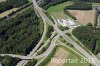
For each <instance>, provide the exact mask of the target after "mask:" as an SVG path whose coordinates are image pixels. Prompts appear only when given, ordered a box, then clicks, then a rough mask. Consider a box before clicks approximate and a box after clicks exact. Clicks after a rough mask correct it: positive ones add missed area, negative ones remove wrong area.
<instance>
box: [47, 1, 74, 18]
mask: <svg viewBox="0 0 100 66" xmlns="http://www.w3.org/2000/svg"><path fill="white" fill-rule="evenodd" d="M71 4H73V2H64V3H61V4H58V5H55V6H51V7H50V8H48V9H47V12H49V13H50V14H52V15H53V16H54V17H55V18H66V17H68V16H67V15H65V14H64V12H63V9H64V8H65V7H66V6H68V5H71Z"/></svg>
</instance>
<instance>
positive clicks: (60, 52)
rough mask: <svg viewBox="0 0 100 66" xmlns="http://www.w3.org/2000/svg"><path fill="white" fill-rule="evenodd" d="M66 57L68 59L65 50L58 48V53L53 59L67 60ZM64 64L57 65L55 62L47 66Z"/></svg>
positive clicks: (61, 64)
mask: <svg viewBox="0 0 100 66" xmlns="http://www.w3.org/2000/svg"><path fill="white" fill-rule="evenodd" d="M66 57H68V52H67V51H66V50H65V49H63V48H61V47H60V48H58V49H57V52H56V53H55V55H54V57H53V59H56V60H57V59H66ZM63 64H64V63H60V64H59V63H55V62H50V63H48V65H47V66H63Z"/></svg>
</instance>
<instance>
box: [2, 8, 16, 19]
mask: <svg viewBox="0 0 100 66" xmlns="http://www.w3.org/2000/svg"><path fill="white" fill-rule="evenodd" d="M17 9H18V8H13V9H10V10H7V11H5V12H3V13H1V14H0V18H3V17H5V16H7V15H8V14H10V13H12V12H13V11H16V10H17Z"/></svg>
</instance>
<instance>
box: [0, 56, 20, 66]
mask: <svg viewBox="0 0 100 66" xmlns="http://www.w3.org/2000/svg"><path fill="white" fill-rule="evenodd" d="M19 61H21V59H19V58H12V57H9V56H4V57H1V56H0V63H1V65H2V66H15V65H16V64H17V63H18V62H19Z"/></svg>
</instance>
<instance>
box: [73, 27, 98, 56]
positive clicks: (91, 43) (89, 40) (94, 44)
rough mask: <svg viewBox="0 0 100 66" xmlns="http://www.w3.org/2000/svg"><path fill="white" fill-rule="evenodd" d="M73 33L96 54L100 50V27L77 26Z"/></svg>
mask: <svg viewBox="0 0 100 66" xmlns="http://www.w3.org/2000/svg"><path fill="white" fill-rule="evenodd" d="M73 35H74V36H75V37H76V38H78V39H79V40H80V41H81V42H82V43H83V44H84V45H85V46H86V47H87V48H88V49H90V50H91V51H92V52H94V53H96V54H97V53H98V52H100V28H96V27H93V26H81V27H77V28H76V29H74V30H73Z"/></svg>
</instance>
